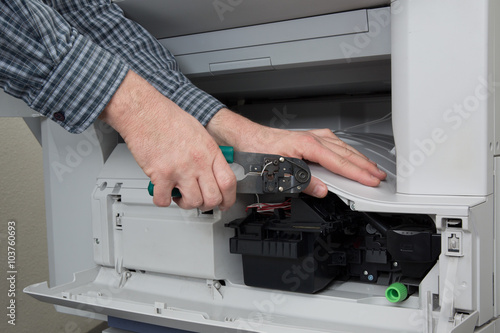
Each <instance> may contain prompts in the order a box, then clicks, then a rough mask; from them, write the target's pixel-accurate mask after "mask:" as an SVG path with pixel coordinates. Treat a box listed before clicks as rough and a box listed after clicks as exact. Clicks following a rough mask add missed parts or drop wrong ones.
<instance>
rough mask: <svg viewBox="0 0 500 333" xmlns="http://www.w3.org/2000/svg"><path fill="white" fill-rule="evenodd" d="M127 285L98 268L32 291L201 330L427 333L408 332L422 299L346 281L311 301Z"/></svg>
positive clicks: (155, 280) (199, 287)
mask: <svg viewBox="0 0 500 333" xmlns="http://www.w3.org/2000/svg"><path fill="white" fill-rule="evenodd" d="M119 282H120V275H119V274H118V273H116V271H115V270H114V269H112V268H107V267H95V268H93V269H89V270H87V271H83V272H80V273H77V274H75V277H74V280H73V282H71V283H69V284H65V285H61V286H57V287H54V288H49V287H48V285H47V283H46V282H43V283H39V284H34V285H31V286H28V287H27V288H25V290H24V292H26V293H28V294H29V295H31V296H33V297H35V298H36V299H38V300H40V301H43V302H48V303H53V304H56V305H61V306H65V307H70V308H76V309H79V310H85V311H90V312H95V313H98V314H103V315H107V316H113V317H119V318H126V319H129V320H135V321H140V322H145V323H150V324H155V325H160V326H167V327H172V328H178V329H184V330H190V331H196V332H207V333H221V332H271V333H272V332H280V333H281V332H283V333H284V332H292V333H293V332H297V333H299V332H301V333H312V332H335V331H333V330H332V328H335V329H336V330H338V332H345V331H349V332H367V330H369V331H370V332H373V333H376V332H384V333H387V332H402V331H405V332H418V331H419V327H414V330H408V329H409V328H408V322H409V321H410V320H411V318H412V316H415V313H421V310H420V309H419V298H418V296H411V297H410V298H409V299H408V300H407V301H406V302H405V303H404V305H397V306H395V305H393V304H391V303H389V302H388V301H387V300H385V297H384V296H383V293H384V291H385V287H383V286H376V285H360V284H356V283H354V284H351V283H346V282H344V283H340V282H339V283H336V284H335V285H334V286H332V288H329V289H327V290H325V291H324V292H322V293H320V294H316V295H305V294H300V293H289V292H280V291H270V290H266V289H259V288H252V287H246V286H243V285H231V284H227V285H226V286H222V287H221V289H220V292H219V291H217V290H216V289H215V288H212V287H211V283H212V282H213V281H211V282H209V281H206V280H201V279H191V278H188V277H176V276H169V275H161V274H143V273H140V272H133V273H131V275H130V277H129V278H128V280H127V281H126V282H125V283H124V284H123V286H122V287H121V288H120V287H118V284H119ZM335 313H342V316H335ZM361 315H362V318H363V320H362V321H361V320H359V319H360V316H361ZM421 315H422V314H421ZM384 323H390V325H389V327H384V326H383V325H385V324H384ZM374 325H375V326H374ZM377 325H380V326H377Z"/></svg>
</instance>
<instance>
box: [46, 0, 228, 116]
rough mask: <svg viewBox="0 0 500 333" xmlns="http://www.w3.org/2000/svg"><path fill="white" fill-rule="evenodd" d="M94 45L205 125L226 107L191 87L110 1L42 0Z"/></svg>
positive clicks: (169, 56) (151, 39) (170, 60)
mask: <svg viewBox="0 0 500 333" xmlns="http://www.w3.org/2000/svg"><path fill="white" fill-rule="evenodd" d="M43 1H44V2H45V3H46V4H49V5H50V6H51V7H53V8H55V9H56V10H57V11H58V12H59V13H60V14H61V15H62V16H63V17H64V19H65V20H66V21H68V22H69V23H70V24H71V25H72V26H74V27H75V28H76V29H78V31H79V32H80V33H82V34H83V35H85V36H88V37H89V38H90V39H91V40H92V41H93V42H94V43H96V44H98V45H100V46H101V47H102V48H104V49H106V50H108V51H109V52H111V53H113V54H115V55H117V56H119V57H120V58H121V59H122V60H123V61H124V62H126V63H127V64H128V65H129V66H130V67H131V69H132V70H133V71H135V72H136V73H138V74H139V75H140V76H142V77H143V78H144V79H146V80H147V81H148V82H149V83H150V84H151V85H153V86H154V87H155V88H156V89H157V90H158V91H159V92H160V93H162V94H163V95H164V96H166V97H168V98H169V99H171V100H172V101H173V102H174V103H176V104H177V105H179V106H180V107H181V108H182V109H183V110H185V111H187V112H189V113H190V114H191V115H193V116H194V117H195V118H197V119H198V120H199V121H200V122H201V123H202V124H203V125H206V124H207V123H208V121H209V120H210V119H211V118H212V116H213V115H214V114H215V113H216V112H217V111H219V110H220V109H221V108H223V107H225V106H224V104H222V103H221V102H219V101H218V100H217V99H215V98H214V97H212V96H211V95H209V94H207V93H205V92H204V91H202V90H200V89H199V88H197V87H196V86H195V85H193V84H192V83H191V82H190V80H189V79H188V78H186V77H185V76H184V75H183V74H182V73H181V71H180V70H179V67H178V65H177V62H176V61H175V58H174V56H173V55H172V54H171V53H170V52H169V51H168V50H166V49H165V48H164V47H163V46H162V45H161V44H160V43H159V42H158V41H157V40H156V39H155V38H154V37H153V36H152V35H151V34H149V33H148V32H147V31H146V30H145V29H144V28H143V27H142V26H140V25H139V24H137V23H136V22H134V21H131V20H129V19H127V18H126V17H125V16H124V15H123V12H122V10H121V9H120V8H119V7H118V6H117V5H115V4H112V3H111V1H110V0H43Z"/></svg>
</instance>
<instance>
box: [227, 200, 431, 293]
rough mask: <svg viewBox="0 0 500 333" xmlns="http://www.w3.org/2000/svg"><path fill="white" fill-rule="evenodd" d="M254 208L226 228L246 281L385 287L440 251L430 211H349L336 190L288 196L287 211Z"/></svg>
mask: <svg viewBox="0 0 500 333" xmlns="http://www.w3.org/2000/svg"><path fill="white" fill-rule="evenodd" d="M286 213H287V212H285V211H284V210H283V209H276V210H274V213H273V214H263V213H258V212H257V210H256V209H253V210H252V211H251V212H250V213H249V215H248V216H247V217H246V218H243V219H238V220H234V221H232V222H230V223H228V224H227V225H226V226H227V227H231V228H234V229H235V237H233V238H231V239H230V251H231V253H237V254H241V255H242V261H243V274H244V279H245V284H246V285H249V286H255V287H262V288H272V289H279V290H286V291H297V292H303V293H314V292H317V291H319V290H321V289H323V288H325V287H326V286H327V285H328V284H329V283H330V282H331V281H333V280H335V279H337V280H348V279H352V278H354V279H356V280H359V281H363V282H367V283H377V284H382V285H389V284H391V283H394V282H398V281H400V280H401V279H402V278H422V277H423V276H424V275H425V273H426V272H427V271H428V270H429V269H430V268H431V267H432V266H433V265H434V264H435V262H436V260H437V257H438V256H439V254H440V251H441V246H440V235H439V234H437V233H436V229H435V226H434V222H433V221H432V219H431V218H430V217H429V216H426V215H415V214H373V213H361V212H355V211H351V210H350V209H349V207H348V206H347V205H346V204H345V203H344V202H343V201H342V200H340V199H339V198H338V197H337V196H336V195H334V194H332V193H330V194H329V195H328V196H327V197H326V198H323V199H317V198H313V197H310V196H307V195H301V196H300V197H298V198H292V199H291V211H290V214H286Z"/></svg>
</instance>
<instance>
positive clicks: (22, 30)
mask: <svg viewBox="0 0 500 333" xmlns="http://www.w3.org/2000/svg"><path fill="white" fill-rule="evenodd" d="M0 7H1V8H0V25H1V27H2V33H1V34H0V49H1V52H2V53H1V56H0V85H1V86H2V88H3V89H4V91H5V92H6V93H8V94H10V95H13V96H15V97H18V98H21V99H23V100H24V101H25V102H26V103H27V104H28V105H29V106H30V107H31V108H33V109H34V110H35V111H38V112H40V113H41V114H42V115H44V116H46V117H48V118H51V119H52V120H54V121H56V122H58V123H59V124H60V125H61V126H62V127H64V128H65V129H66V130H68V131H69V132H72V133H79V132H82V131H83V130H85V129H86V128H87V127H88V126H90V124H92V123H93V122H94V121H95V119H96V118H97V117H98V116H99V114H100V113H101V112H102V110H104V108H105V107H106V105H107V103H108V102H109V100H110V99H111V97H112V96H113V94H114V93H115V91H116V90H117V89H118V87H119V85H120V84H121V82H122V81H123V79H124V78H125V75H126V73H127V71H128V69H129V66H128V64H127V63H126V62H124V61H122V60H121V59H120V57H117V56H115V55H114V54H112V53H111V52H109V51H107V50H105V49H104V48H102V47H101V46H99V45H97V44H96V43H95V42H93V41H92V40H91V39H90V38H88V37H86V36H84V35H82V34H80V33H79V32H78V30H77V29H75V28H74V27H72V26H71V25H70V24H69V23H68V22H67V21H66V20H65V19H64V18H63V17H62V16H61V15H60V14H59V13H57V12H56V11H55V10H54V9H53V8H51V7H49V6H46V5H45V4H42V3H41V2H39V1H36V0H31V1H30V0H1V1H0Z"/></svg>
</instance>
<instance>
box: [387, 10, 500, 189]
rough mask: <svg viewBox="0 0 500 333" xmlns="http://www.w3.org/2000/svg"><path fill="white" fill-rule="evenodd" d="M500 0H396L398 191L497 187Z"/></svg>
mask: <svg viewBox="0 0 500 333" xmlns="http://www.w3.org/2000/svg"><path fill="white" fill-rule="evenodd" d="M493 4H494V1H488V0H481V1H475V2H474V6H470V3H469V2H467V1H461V2H457V1H440V2H436V1H431V0H419V1H412V0H398V1H394V2H393V4H392V89H393V90H392V96H393V102H392V109H393V128H394V137H395V142H396V151H397V164H398V170H397V171H398V184H397V191H398V192H399V193H405V194H422V195H429V194H430V195H432V194H436V195H488V194H491V193H492V191H493V187H492V184H493V181H492V180H493V160H492V158H493V147H494V137H493V136H494V133H493V113H494V110H493V106H494V105H493V102H494V76H493V73H494V72H493V66H494V63H495V62H496V63H498V60H497V59H494V45H493V44H491V43H490V44H489V41H490V40H489V36H491V34H493V32H494V31H493V29H492V24H490V23H491V20H493V17H492V16H491V15H489V9H490V6H493Z"/></svg>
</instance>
